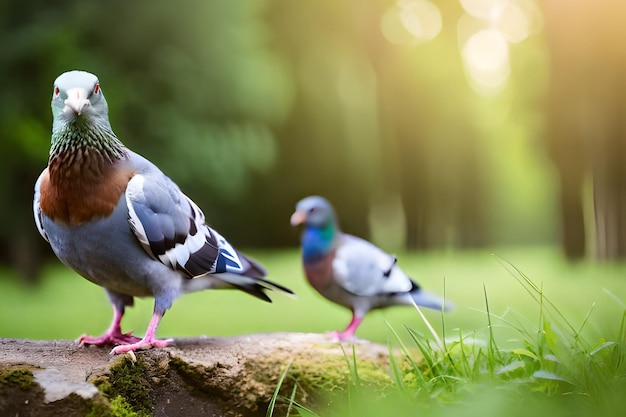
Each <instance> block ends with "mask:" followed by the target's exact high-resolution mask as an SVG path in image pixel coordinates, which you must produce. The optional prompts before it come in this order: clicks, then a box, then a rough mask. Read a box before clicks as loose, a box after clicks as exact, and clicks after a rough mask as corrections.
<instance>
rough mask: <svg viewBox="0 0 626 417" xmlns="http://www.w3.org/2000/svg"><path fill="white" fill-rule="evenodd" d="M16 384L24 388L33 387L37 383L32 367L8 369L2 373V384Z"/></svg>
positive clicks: (0, 374)
mask: <svg viewBox="0 0 626 417" xmlns="http://www.w3.org/2000/svg"><path fill="white" fill-rule="evenodd" d="M6 384H9V385H14V386H18V387H20V388H21V389H23V390H28V389H31V388H33V387H34V386H35V385H36V383H35V377H34V376H33V373H32V372H31V371H30V369H24V368H14V369H7V370H4V371H2V373H0V385H6Z"/></svg>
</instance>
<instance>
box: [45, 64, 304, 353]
mask: <svg viewBox="0 0 626 417" xmlns="http://www.w3.org/2000/svg"><path fill="white" fill-rule="evenodd" d="M52 115H53V124H52V143H51V148H50V158H49V161H48V167H47V168H46V169H44V171H43V172H42V173H41V175H40V176H39V178H38V179H37V182H36V184H35V197H34V202H33V209H34V215H35V223H36V224H37V228H38V229H39V232H40V233H41V235H42V236H43V238H44V239H46V240H47V241H48V242H49V243H50V246H52V250H53V251H54V253H55V254H56V256H57V257H58V258H59V259H60V260H61V262H63V263H64V264H65V265H67V266H69V267H70V268H72V269H74V270H75V271H76V272H78V273H79V274H80V275H82V276H83V277H84V278H86V279H88V280H89V281H91V282H93V283H95V284H97V285H100V286H101V287H104V288H105V290H106V292H107V294H108V296H109V300H110V301H111V304H112V305H113V321H112V322H111V325H110V327H109V328H108V330H106V331H105V333H104V334H102V335H101V336H98V337H91V336H87V335H83V336H81V337H80V339H79V341H80V342H81V343H83V344H89V345H104V344H115V345H119V346H117V347H115V348H114V349H113V351H112V353H124V352H130V351H134V350H137V349H147V348H151V347H163V346H167V345H168V344H169V343H170V342H171V340H158V339H156V331H157V327H158V325H159V322H160V321H161V318H162V317H163V315H164V314H165V311H166V310H167V309H169V308H170V307H171V306H172V303H173V302H174V300H175V299H176V298H178V296H180V295H181V294H184V293H188V292H193V291H200V290H205V289H218V288H236V289H240V290H243V291H245V292H247V293H249V294H252V295H253V296H255V297H258V298H260V299H262V300H265V301H268V302H271V300H270V298H269V297H268V296H267V295H266V294H265V292H264V291H265V290H278V291H280V292H283V293H286V294H293V292H292V291H291V290H289V289H287V288H285V287H283V286H281V285H279V284H276V283H273V282H271V281H268V280H266V279H264V278H263V277H264V276H265V270H264V269H263V267H262V266H261V265H259V264H258V263H256V262H255V261H253V260H251V259H249V258H247V257H246V256H244V255H243V254H241V253H240V252H238V251H237V250H236V249H235V248H233V246H231V244H230V243H228V241H227V240H226V239H224V237H222V236H221V235H220V234H219V233H218V232H216V231H215V230H213V229H212V228H210V227H209V226H207V225H206V224H205V218H204V214H203V213H202V210H200V208H199V207H198V206H197V205H196V204H195V203H194V202H193V201H192V200H191V199H189V197H187V196H186V195H185V194H183V193H182V192H181V191H180V189H179V188H178V186H177V185H176V184H175V183H174V182H173V181H172V180H171V179H169V178H168V177H167V176H165V175H164V174H163V172H161V170H159V168H157V167H156V166H155V165H154V164H152V163H151V162H150V161H148V160H147V159H145V158H143V157H142V156H140V155H138V154H136V153H134V152H132V151H131V150H129V149H128V148H126V147H125V146H124V145H123V144H122V142H120V141H119V140H118V138H117V137H116V136H115V134H114V133H113V131H112V129H111V125H110V124H109V118H108V108H107V103H106V100H105V99H104V95H103V94H102V89H101V88H100V84H99V82H98V78H97V77H96V76H95V75H93V74H90V73H88V72H84V71H70V72H66V73H64V74H61V75H60V76H59V77H58V78H57V79H56V81H55V82H54V90H53V93H52ZM133 297H154V299H155V302H154V314H153V316H152V319H151V320H150V324H149V325H148V328H147V330H146V333H145V336H144V337H143V338H142V339H140V338H138V337H135V336H133V335H132V334H131V333H122V330H121V325H120V322H121V320H122V316H123V315H124V309H125V308H126V307H127V306H132V305H133Z"/></svg>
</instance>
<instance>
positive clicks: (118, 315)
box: [78, 306, 140, 346]
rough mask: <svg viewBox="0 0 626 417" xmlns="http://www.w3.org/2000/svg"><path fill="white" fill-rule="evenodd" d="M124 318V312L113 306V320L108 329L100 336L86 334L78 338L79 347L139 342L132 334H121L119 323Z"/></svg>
mask: <svg viewBox="0 0 626 417" xmlns="http://www.w3.org/2000/svg"><path fill="white" fill-rule="evenodd" d="M122 317H124V310H118V309H117V308H116V307H115V306H113V320H112V321H111V325H110V326H109V328H108V329H107V330H106V331H105V332H104V333H103V334H102V335H100V336H87V335H86V334H84V335H82V336H81V337H79V338H78V342H79V343H80V344H81V345H96V346H102V345H125V344H128V343H136V342H137V341H138V340H140V339H139V338H138V337H135V336H133V335H132V333H133V332H128V333H122V327H121V325H120V323H121V322H122Z"/></svg>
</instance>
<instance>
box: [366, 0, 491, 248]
mask: <svg viewBox="0 0 626 417" xmlns="http://www.w3.org/2000/svg"><path fill="white" fill-rule="evenodd" d="M398 4H400V5H401V4H402V3H398ZM439 6H440V7H439V10H440V12H441V14H442V19H443V21H444V22H454V21H456V20H458V18H459V15H460V13H461V9H460V7H459V5H458V4H453V3H446V4H443V3H441V4H439ZM396 7H401V6H394V5H393V3H391V5H388V6H387V9H389V8H390V9H391V12H392V13H396V12H401V10H397V9H396ZM388 13H389V12H388ZM381 15H382V13H381ZM400 29H401V30H405V31H406V28H404V27H403V28H400ZM379 36H381V37H382V34H381V35H379ZM405 36H406V37H407V38H408V39H412V41H410V42H409V43H408V44H406V45H402V44H401V45H394V44H392V43H390V42H389V41H388V40H385V39H381V41H380V42H379V47H378V48H377V50H376V51H375V53H374V60H375V66H376V68H377V73H378V75H379V83H378V85H379V94H380V103H379V108H380V114H381V124H382V126H383V128H382V132H383V137H382V141H383V143H384V146H391V147H392V148H393V149H392V154H393V156H392V158H391V159H390V160H388V164H387V166H386V168H387V170H388V171H389V172H388V178H390V179H391V180H392V182H395V183H396V184H398V185H395V186H394V185H391V184H390V187H392V188H396V189H398V191H399V193H400V196H401V199H402V204H403V207H404V212H405V218H406V225H407V232H406V247H407V248H409V249H433V248H444V247H449V246H456V247H472V246H480V245H483V244H485V242H486V239H487V236H488V223H486V222H485V210H486V204H487V200H486V195H485V193H484V186H485V179H484V172H483V168H484V166H483V164H481V163H480V161H481V159H482V158H484V156H485V154H484V150H483V149H482V144H481V141H480V140H479V130H478V129H477V125H476V123H474V121H473V119H474V117H475V112H474V111H473V109H472V107H473V106H475V105H476V96H475V95H474V94H473V92H472V91H471V90H470V88H469V85H468V83H467V80H466V78H465V74H464V72H463V66H462V63H461V60H460V55H459V53H458V41H457V32H456V27H455V26H454V25H451V24H448V25H443V29H442V32H441V33H440V34H439V35H438V36H437V37H436V38H435V39H434V40H431V41H429V42H427V43H421V44H420V42H419V41H418V40H416V39H415V38H414V37H412V36H411V35H410V34H408V33H406V34H405Z"/></svg>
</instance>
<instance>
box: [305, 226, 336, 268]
mask: <svg viewBox="0 0 626 417" xmlns="http://www.w3.org/2000/svg"><path fill="white" fill-rule="evenodd" d="M337 232H338V230H337V228H336V227H335V225H334V224H332V223H329V224H327V225H326V226H323V227H313V226H307V227H306V228H305V229H304V233H303V234H302V256H303V258H304V260H305V261H311V260H316V259H319V258H321V257H323V256H325V255H327V254H328V253H329V252H330V251H331V250H332V249H333V247H334V242H335V236H336V235H337Z"/></svg>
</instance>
